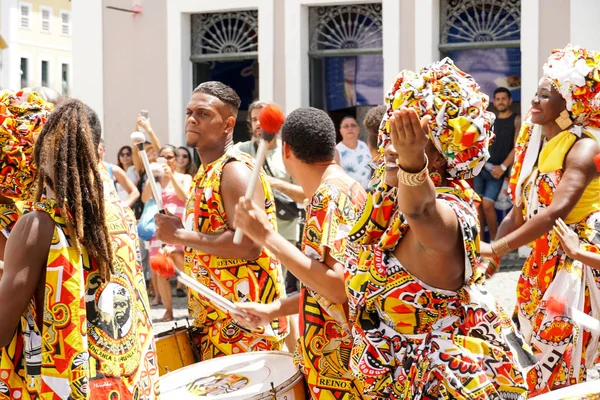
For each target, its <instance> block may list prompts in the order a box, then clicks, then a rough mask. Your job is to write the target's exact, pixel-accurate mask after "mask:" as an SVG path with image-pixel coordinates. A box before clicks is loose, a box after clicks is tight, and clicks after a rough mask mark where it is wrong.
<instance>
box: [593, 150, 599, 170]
mask: <svg viewBox="0 0 600 400" xmlns="http://www.w3.org/2000/svg"><path fill="white" fill-rule="evenodd" d="M594 164H595V165H596V171H598V172H600V154H596V155H595V156H594Z"/></svg>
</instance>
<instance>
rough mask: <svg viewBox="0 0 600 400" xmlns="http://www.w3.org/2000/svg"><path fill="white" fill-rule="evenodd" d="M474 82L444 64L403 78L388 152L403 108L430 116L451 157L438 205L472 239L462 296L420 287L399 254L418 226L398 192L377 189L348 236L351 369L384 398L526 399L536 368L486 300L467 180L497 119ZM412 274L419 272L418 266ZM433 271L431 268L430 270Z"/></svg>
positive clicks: (391, 101) (383, 133)
mask: <svg viewBox="0 0 600 400" xmlns="http://www.w3.org/2000/svg"><path fill="white" fill-rule="evenodd" d="M487 102H488V99H487V96H485V95H484V94H483V93H481V92H480V91H479V86H478V85H477V84H476V83H475V82H474V81H473V79H472V78H471V77H470V76H468V75H466V74H465V73H464V72H462V71H460V70H459V69H458V68H456V67H455V66H454V64H453V63H452V61H451V60H449V59H444V60H442V61H440V62H438V63H434V64H432V65H431V66H429V67H426V68H423V69H422V70H421V72H420V73H419V74H416V73H414V72H411V71H402V72H401V74H400V75H399V76H398V78H397V80H396V81H395V83H394V85H392V88H391V90H390V91H389V94H388V96H387V98H386V105H387V107H388V109H387V113H386V115H385V116H384V119H383V121H382V124H381V126H380V132H379V146H380V153H383V150H384V149H385V147H386V146H387V145H389V143H390V136H389V132H390V130H389V117H390V115H391V114H392V112H393V111H394V110H396V109H398V108H400V107H402V106H405V107H409V108H412V109H414V110H415V111H416V112H417V114H418V115H419V116H423V115H430V116H431V117H432V119H431V122H430V124H429V130H430V133H429V134H430V140H431V142H432V143H433V144H434V145H435V147H436V148H437V150H438V151H439V152H440V153H441V154H442V155H443V156H444V158H445V159H446V174H447V176H448V178H449V179H450V180H449V186H450V187H438V188H437V189H436V192H437V196H436V198H437V201H438V202H440V203H445V204H446V205H447V206H448V207H450V208H451V209H452V210H453V211H454V213H455V215H456V218H457V221H458V227H459V230H460V233H461V236H462V238H463V242H464V257H465V277H464V284H463V286H462V287H461V288H460V289H458V290H457V291H450V290H442V289H438V288H435V287H432V286H429V285H427V284H426V283H424V282H421V281H420V280H419V279H417V278H416V277H414V276H412V275H411V273H410V272H409V271H408V270H407V269H406V268H405V267H404V266H403V265H402V264H400V262H399V261H398V260H397V259H396V257H395V255H394V249H395V248H396V246H397V245H398V243H399V242H400V241H401V240H402V238H403V237H404V235H405V234H406V233H407V232H408V231H409V229H410V227H409V225H408V222H407V221H406V219H405V217H404V215H402V213H401V212H400V211H399V210H398V208H397V196H398V189H397V188H390V187H389V186H388V185H386V184H385V183H384V181H385V180H384V179H383V178H384V175H383V174H384V173H385V170H384V169H383V166H384V165H385V164H384V159H383V157H382V159H381V162H380V167H379V168H377V169H376V176H375V179H374V183H375V184H376V185H377V186H376V188H375V189H374V190H373V191H372V192H371V193H370V194H369V198H368V200H367V204H366V205H365V208H364V210H363V213H362V215H361V217H360V218H359V221H358V222H357V224H356V225H355V226H354V228H353V229H352V231H351V232H350V236H349V237H350V239H349V242H348V246H347V252H346V253H347V260H346V289H347V295H348V302H349V306H350V322H351V323H352V324H353V334H354V343H353V348H352V356H351V358H350V367H351V370H352V372H353V373H354V374H355V375H356V376H357V377H358V379H359V380H360V381H361V382H362V383H363V385H364V393H365V394H366V395H369V396H373V397H374V398H377V399H407V400H408V399H498V398H510V399H524V398H526V397H527V385H526V382H525V369H524V367H527V366H530V365H532V364H533V363H534V360H533V357H532V356H531V353H529V352H528V349H526V346H525V345H524V342H523V339H522V338H521V336H520V335H519V333H518V332H517V330H516V328H515V326H514V325H513V324H512V322H511V320H510V318H509V317H508V316H507V315H506V314H505V313H504V311H503V310H502V308H501V307H500V306H499V304H498V303H497V302H496V301H495V300H494V298H493V297H492V296H491V295H490V294H488V292H487V290H486V288H485V285H484V278H483V276H482V272H481V271H480V270H479V269H477V268H476V266H477V265H478V263H479V259H478V254H477V253H478V250H479V233H478V224H477V217H476V216H477V214H476V212H475V209H474V208H473V201H474V199H475V197H476V195H475V194H474V192H473V191H472V190H471V188H470V187H469V186H468V184H467V183H466V182H465V181H463V180H462V179H468V178H470V177H472V176H473V175H476V174H477V173H478V172H479V171H480V170H481V168H482V166H483V164H484V163H485V161H486V160H487V158H488V157H489V154H488V151H487V148H488V145H489V142H490V140H491V139H492V138H493V134H492V133H491V131H490V127H491V124H492V123H493V115H490V113H488V112H487V111H486V108H487ZM411 267H412V266H411ZM422 267H423V268H426V267H427V266H426V265H423V266H422Z"/></svg>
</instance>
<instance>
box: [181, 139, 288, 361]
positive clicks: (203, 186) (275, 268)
mask: <svg viewBox="0 0 600 400" xmlns="http://www.w3.org/2000/svg"><path fill="white" fill-rule="evenodd" d="M234 161H239V162H243V163H244V164H245V165H247V166H248V168H250V169H252V168H254V166H253V161H252V158H251V157H250V156H248V155H247V154H245V153H241V152H239V151H237V150H233V149H231V150H229V151H228V152H226V153H225V154H224V155H223V156H222V157H221V158H219V159H218V160H216V161H214V162H213V163H211V164H209V165H207V166H202V167H201V168H200V170H199V171H198V173H197V174H196V177H195V178H194V183H193V184H192V189H191V195H190V197H189V198H188V202H187V205H186V215H185V221H186V228H187V229H190V230H193V231H195V232H201V233H205V234H208V235H218V234H221V233H223V232H226V231H227V230H229V229H231V227H230V225H229V221H228V219H227V215H226V213H225V208H224V205H223V200H222V197H221V193H222V190H221V183H222V182H221V176H222V173H223V167H224V166H225V164H227V163H228V162H234ZM260 182H261V184H262V188H263V191H264V193H265V211H266V213H267V215H268V217H269V220H270V221H271V223H272V224H273V226H274V227H276V226H277V225H276V224H277V222H276V216H275V201H274V199H273V193H272V191H271V186H270V185H269V184H268V182H267V181H266V179H265V175H264V173H263V172H261V174H260ZM184 257H185V272H186V274H188V275H190V276H191V277H193V278H194V279H196V280H197V281H198V282H200V283H202V284H203V285H205V286H207V287H208V288H210V289H212V290H214V291H215V292H217V293H219V294H220V295H222V296H224V297H226V298H228V299H229V300H231V301H233V302H244V301H252V302H258V303H271V302H273V301H275V300H277V299H279V298H281V297H283V296H284V295H285V289H284V286H283V278H282V274H281V265H280V263H279V260H277V258H276V257H275V256H274V255H273V254H272V253H271V252H270V251H269V250H267V249H263V251H262V253H261V254H260V256H259V257H258V258H257V259H256V260H245V259H233V258H223V257H218V256H216V255H213V254H209V253H204V252H201V251H199V250H196V249H193V248H190V247H186V249H185V254H184ZM188 301H189V304H188V305H189V313H190V316H191V317H192V318H193V320H194V321H193V323H194V325H195V326H197V327H199V328H202V331H203V333H202V335H201V337H200V338H199V340H200V342H201V345H200V352H201V358H202V360H203V361H204V360H210V359H212V358H216V357H221V356H228V355H232V354H237V353H243V352H249V351H256V350H280V349H281V347H282V346H283V339H284V338H285V337H286V336H287V334H288V322H287V318H286V317H281V318H278V319H276V320H273V321H272V322H271V324H270V325H269V326H267V327H262V328H261V329H259V330H256V331H248V330H247V329H245V328H242V327H241V326H239V325H237V324H236V323H235V322H234V321H233V320H232V318H231V317H230V316H229V315H227V314H225V313H223V312H222V311H220V310H219V309H216V308H214V307H213V306H212V305H211V303H210V302H208V301H206V300H205V299H204V298H202V297H200V296H199V295H198V294H197V293H196V292H194V291H190V292H189V295H188Z"/></svg>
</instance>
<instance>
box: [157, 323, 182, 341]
mask: <svg viewBox="0 0 600 400" xmlns="http://www.w3.org/2000/svg"><path fill="white" fill-rule="evenodd" d="M190 330H191V327H187V326H178V327H177V328H171V329H169V330H166V331H164V332H161V333H157V334H156V335H154V340H160V339H164V338H167V337H169V336H177V334H178V333H186V332H188V331H190Z"/></svg>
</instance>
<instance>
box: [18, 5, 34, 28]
mask: <svg viewBox="0 0 600 400" xmlns="http://www.w3.org/2000/svg"><path fill="white" fill-rule="evenodd" d="M19 8H20V10H21V28H29V27H30V23H31V4H29V3H21V4H20V6H19Z"/></svg>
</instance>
